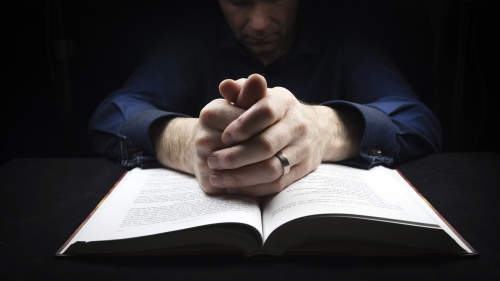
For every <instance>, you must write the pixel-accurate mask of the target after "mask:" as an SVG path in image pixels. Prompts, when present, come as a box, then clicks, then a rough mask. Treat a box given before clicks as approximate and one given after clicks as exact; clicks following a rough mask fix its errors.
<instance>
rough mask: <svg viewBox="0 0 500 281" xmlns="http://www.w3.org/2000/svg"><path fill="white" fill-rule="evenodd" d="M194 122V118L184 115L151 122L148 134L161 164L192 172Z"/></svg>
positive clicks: (195, 120) (195, 121)
mask: <svg viewBox="0 0 500 281" xmlns="http://www.w3.org/2000/svg"><path fill="white" fill-rule="evenodd" d="M196 124H197V119H196V118H184V117H178V118H173V119H170V120H167V121H159V122H156V123H155V124H153V126H152V128H151V129H150V136H151V139H152V141H153V143H154V145H155V148H156V158H157V160H158V161H159V162H160V163H161V164H162V165H164V166H165V167H169V168H172V169H175V170H180V171H183V172H186V173H189V174H194V163H193V162H194V159H195V157H194V156H195V155H194V153H195V152H194V146H193V133H194V130H195V127H196Z"/></svg>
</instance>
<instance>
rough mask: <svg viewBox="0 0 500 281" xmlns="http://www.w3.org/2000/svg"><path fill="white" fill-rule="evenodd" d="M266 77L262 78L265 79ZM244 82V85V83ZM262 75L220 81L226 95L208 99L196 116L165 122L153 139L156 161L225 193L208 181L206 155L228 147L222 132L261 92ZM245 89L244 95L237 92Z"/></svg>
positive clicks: (210, 190) (207, 188) (209, 190)
mask: <svg viewBox="0 0 500 281" xmlns="http://www.w3.org/2000/svg"><path fill="white" fill-rule="evenodd" d="M264 81H265V80H264ZM243 84H244V85H245V86H244V87H243ZM263 86H266V84H263V83H262V77H261V76H258V75H250V76H249V77H248V78H247V79H239V80H237V81H236V83H226V81H222V82H221V85H220V88H221V93H223V96H224V98H225V99H216V100H213V101H212V102H210V103H208V104H207V105H206V106H205V107H204V108H203V109H202V110H201V112H200V116H199V118H183V117H177V118H174V119H172V120H170V121H168V123H166V124H165V125H164V128H163V129H161V132H160V133H159V135H158V137H157V138H156V140H155V145H156V151H157V159H158V161H159V162H160V163H161V164H162V165H164V166H166V167H169V168H172V169H175V170H180V171H184V172H187V173H189V174H194V175H195V176H196V178H197V180H198V182H199V184H200V187H201V188H202V189H203V191H205V192H206V193H209V194H220V193H227V190H226V189H224V188H220V187H214V186H212V185H211V184H210V181H209V176H210V175H212V174H213V170H212V169H210V168H209V167H208V163H207V159H208V156H209V155H211V154H212V153H213V152H214V151H217V150H220V149H224V148H227V145H225V144H224V143H223V142H222V133H223V132H224V130H225V129H226V127H227V126H228V125H229V124H230V123H231V122H233V121H234V120H236V119H237V118H238V117H239V116H240V115H241V114H243V112H245V110H246V109H248V108H249V107H251V106H252V105H253V104H254V103H255V102H257V101H258V100H260V99H261V98H262V97H263V96H262V95H259V94H257V95H256V94H249V93H252V92H255V93H264V95H265V91H263V90H262V89H260V90H258V89H257V91H255V90H256V87H263ZM241 92H246V93H247V94H245V95H240V93H241Z"/></svg>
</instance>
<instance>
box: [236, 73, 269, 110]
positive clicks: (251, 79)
mask: <svg viewBox="0 0 500 281" xmlns="http://www.w3.org/2000/svg"><path fill="white" fill-rule="evenodd" d="M266 95H267V81H266V78H264V76H262V75H260V74H252V75H250V76H248V78H247V80H246V81H245V83H244V84H243V86H242V88H241V91H240V93H239V94H238V96H237V98H236V101H235V102H234V105H236V106H237V107H240V108H243V109H248V108H250V107H251V106H252V105H254V104H255V103H256V102H258V101H259V100H260V99H262V98H263V97H265V96H266Z"/></svg>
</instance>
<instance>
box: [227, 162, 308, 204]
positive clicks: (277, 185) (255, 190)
mask: <svg viewBox="0 0 500 281" xmlns="http://www.w3.org/2000/svg"><path fill="white" fill-rule="evenodd" d="M308 172H309V170H308V169H307V168H305V167H304V166H302V165H295V166H293V167H292V169H291V170H290V172H289V173H288V174H286V175H284V176H281V177H279V178H278V179H276V180H275V181H273V182H270V183H264V184H257V185H254V186H248V187H240V188H227V189H226V190H227V192H228V193H229V194H236V195H244V196H251V197H260V196H266V195H272V194H276V193H279V192H281V191H283V190H284V189H285V188H287V187H288V186H289V185H290V184H292V183H293V182H295V181H296V180H298V179H300V178H302V177H304V176H305V175H307V173H308Z"/></svg>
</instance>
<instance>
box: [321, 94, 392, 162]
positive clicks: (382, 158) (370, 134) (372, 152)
mask: <svg viewBox="0 0 500 281" xmlns="http://www.w3.org/2000/svg"><path fill="white" fill-rule="evenodd" d="M323 105H325V106H329V107H331V108H334V109H335V107H336V106H342V107H343V108H351V109H352V110H355V111H357V112H359V114H361V116H362V117H363V120H364V132H363V135H362V137H361V142H360V146H359V156H358V157H356V158H352V159H347V160H344V161H342V164H345V165H349V166H354V167H358V168H363V169H370V168H372V167H374V166H378V165H384V166H387V167H391V166H393V165H394V164H395V163H397V162H398V159H397V155H398V152H399V146H398V144H397V142H396V131H395V129H394V127H393V124H392V121H391V119H390V118H389V117H388V116H387V115H386V114H385V113H383V112H382V111H380V110H378V109H376V108H373V107H370V106H366V105H361V104H356V103H352V102H347V101H331V102H327V103H324V104H323Z"/></svg>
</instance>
